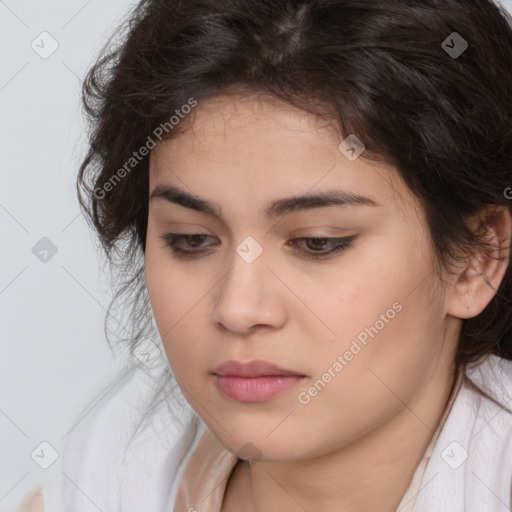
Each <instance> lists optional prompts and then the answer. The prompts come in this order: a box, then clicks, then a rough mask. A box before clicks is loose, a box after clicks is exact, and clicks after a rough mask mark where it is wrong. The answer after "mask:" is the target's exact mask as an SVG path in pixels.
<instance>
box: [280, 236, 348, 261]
mask: <svg viewBox="0 0 512 512" xmlns="http://www.w3.org/2000/svg"><path fill="white" fill-rule="evenodd" d="M355 238H356V236H350V237H345V238H319V237H303V238H295V239H293V240H291V241H290V242H297V241H299V242H306V244H305V245H306V247H307V248H309V249H311V251H307V250H306V251H301V252H303V253H304V255H305V256H306V257H307V258H312V259H322V258H324V259H325V258H327V257H329V256H331V255H333V254H336V253H340V252H342V251H345V250H347V249H349V248H350V247H351V246H352V243H353V242H354V240H355ZM310 242H312V243H310ZM293 245H296V244H295V243H294V244H293ZM326 245H327V246H328V247H332V248H331V249H330V250H327V251H325V250H323V251H322V248H325V246H326Z"/></svg>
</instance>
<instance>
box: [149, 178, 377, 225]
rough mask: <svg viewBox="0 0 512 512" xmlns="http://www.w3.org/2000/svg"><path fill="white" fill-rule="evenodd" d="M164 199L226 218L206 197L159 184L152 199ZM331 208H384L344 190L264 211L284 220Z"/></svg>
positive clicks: (271, 206) (285, 201)
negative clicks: (315, 209) (301, 212)
mask: <svg viewBox="0 0 512 512" xmlns="http://www.w3.org/2000/svg"><path fill="white" fill-rule="evenodd" d="M155 199H157V200H164V201H168V202H170V203H174V204H178V205H180V206H184V207H185V208H190V209H192V210H196V211H198V212H202V213H206V214H208V215H214V216H215V217H218V218H219V219H221V220H222V219H223V217H222V209H221V207H220V206H219V205H218V204H216V203H212V202H210V201H207V200H206V199H204V198H201V197H198V196H196V195H193V194H189V193H188V192H185V191H184V190H182V189H180V188H178V187H175V186H172V185H157V186H156V187H155V188H154V190H153V192H152V193H151V196H150V201H152V200H155ZM327 206H381V205H380V204H378V203H377V202H375V201H374V200H373V199H370V198H369V197H364V196H360V195H357V194H353V193H352V192H347V191H344V190H329V191H326V192H321V193H316V194H308V195H301V196H292V197H285V198H281V199H277V200H275V201H273V202H272V203H270V204H269V205H268V206H267V207H266V208H265V210H264V214H265V216H266V217H268V218H275V217H282V216H284V215H286V214H289V213H292V212H296V211H303V210H311V209H313V208H324V207H327Z"/></svg>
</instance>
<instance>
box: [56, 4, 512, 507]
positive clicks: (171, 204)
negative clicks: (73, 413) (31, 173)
mask: <svg viewBox="0 0 512 512" xmlns="http://www.w3.org/2000/svg"><path fill="white" fill-rule="evenodd" d="M125 27H126V28H127V33H126V38H125V39H123V41H122V42H121V43H120V44H119V45H117V46H116V47H114V48H112V50H110V52H109V51H106V52H105V55H104V56H103V57H102V58H101V59H100V60H99V61H98V62H97V63H96V65H95V66H94V67H93V69H92V70H91V71H90V73H89V75H88V78H87V80H86V82H85V88H84V101H85V106H86V111H87V113H88V115H89V116H90V121H91V123H92V125H91V126H92V131H91V140H90V149H89V152H88V154H87V156H86V158H85V160H84V162H83V164H82V166H81V169H80V174H79V180H78V185H79V191H80V201H81V205H82V207H83V208H84V212H85V213H86V214H87V215H88V218H89V220H90V222H91V225H92V226H93V227H94V229H95V230H96V231H97V233H98V236H99V240H100V242H101V244H102V246H103V247H104V249H105V251H106V254H107V255H108V256H109V258H110V259H109V261H110V262H111V263H112V265H113V269H114V270H116V269H117V270H118V271H120V272H122V274H123V275H122V279H124V282H123V283H122V284H121V286H120V289H119V295H118V297H117V298H118V299H119V298H121V297H122V296H128V297H132V298H133V299H134V300H132V310H131V321H132V324H131V325H132V330H131V331H130V333H129V335H128V336H125V337H124V338H123V339H122V340H120V341H122V342H125V343H126V344H127V345H128V346H129V348H130V353H131V354H132V355H133V356H134V358H138V359H139V360H142V361H143V363H142V365H143V367H144V365H145V364H146V363H147V362H148V361H152V360H155V361H157V360H158V357H157V358H156V359H154V358H153V356H152V352H151V350H156V351H158V346H161V347H162V349H163V354H164V355H162V360H163V361H164V364H163V366H160V367H157V368H158V369H157V370H155V368H153V367H151V365H150V367H149V368H148V367H146V370H145V371H144V370H141V369H135V370H133V371H132V372H131V376H130V378H129V379H128V380H126V381H125V383H124V384H123V385H122V386H121V387H120V388H118V389H117V390H116V392H115V393H113V394H111V395H110V398H109V400H108V402H106V403H105V404H104V405H102V406H101V408H99V409H96V412H94V413H93V414H91V415H89V417H88V419H87V421H86V422H84V423H82V424H81V425H80V427H79V428H78V429H76V431H75V432H74V433H73V434H72V436H71V438H70V440H69V441H68V444H67V448H66V454H65V457H66V458H65V469H64V475H65V478H64V477H63V482H62V488H63V505H62V506H63V509H65V508H66V507H67V508H68V509H69V510H73V511H74V512H75V511H85V510H98V509H100V510H104V511H113V510H116V511H118V510H122V511H123V512H124V511H130V512H132V511H143V510H144V511H145V512H148V511H155V512H156V511H162V510H165V511H168V512H171V511H174V512H178V511H188V512H193V511H199V512H203V511H208V512H233V511H239V510H244V511H246V512H261V511H266V512H272V511H274V510H289V511H294V510H297V511H299V510H319V509H321V510H323V511H325V512H329V511H331V510H332V511H339V510H350V511H359V510H361V511H362V510H370V509H371V510H379V511H382V512H388V511H389V512H394V511H401V512H405V511H410V510H414V511H417V512H427V511H429V512H432V511H433V510H435V511H436V512H441V511H450V512H454V511H459V510H460V511H462V510H465V511H475V512H476V511H479V512H480V511H482V510H486V511H501V510H508V509H509V508H510V506H511V505H512V321H511V320H512V314H511V312H512V308H511V298H512V270H511V265H510V241H511V238H512V217H511V193H510V192H511V191H512V189H511V188H510V187H512V130H511V129H510V126H511V120H512V72H511V70H512V30H511V19H510V16H509V15H508V14H507V13H506V12H505V11H504V10H503V9H501V8H499V7H498V6H497V5H496V4H494V3H492V2H491V1H490V0H471V1H470V2H468V1H467V0H464V1H463V0H429V1H426V0H421V1H419V0H407V1H404V0H386V1H385V2H384V1H376V0H304V1H301V2H297V1H296V0H294V1H292V0H272V1H270V0H269V1H267V0H264V1H262V0H259V1H254V0H229V1H225V2H217V1H214V0H194V1H191V2H179V1H177V0H176V1H172V0H168V1H165V2H163V1H157V0H145V1H142V2H140V4H139V5H138V6H137V8H136V9H135V10H134V12H133V14H132V16H131V18H130V20H129V22H128V23H127V24H126V25H125ZM127 273H128V276H127ZM118 275H119V276H120V274H118ZM130 294H131V295H130ZM112 318H113V317H111V319H112ZM153 319H154V321H155V322H154V324H153V322H152V320H153ZM115 320H116V321H118V320H119V319H118V318H116V319H115ZM154 326H156V328H157V330H158V335H156V332H155V329H154V328H153V329H152V327H154ZM157 338H158V339H157ZM148 340H151V341H152V342H154V343H156V345H151V346H152V347H153V348H152V349H148V348H147V347H148V346H149V345H147V343H148ZM144 343H145V344H146V345H143V344H144ZM142 346H145V348H144V349H141V347H142ZM141 355H142V357H141ZM142 382H145V383H146V384H149V385H148V386H147V387H146V388H145V389H146V390H147V394H144V393H142V394H141V395H140V396H137V398H134V396H135V393H138V392H139V390H140V389H141V388H142V387H143V386H144V385H146V384H143V383H142ZM155 382H157V383H160V384H161V385H160V388H159V389H158V391H156V390H155V388H154V386H153V384H152V383H155ZM174 384H177V387H176V386H174ZM180 396H182V397H184V398H185V399H186V401H187V404H189V405H190V408H189V409H188V410H187V407H188V405H186V404H185V408H184V410H185V411H186V414H185V416H183V415H181V413H179V412H178V411H177V406H178V405H177V404H178V400H179V397H180ZM162 404H164V407H162ZM180 411H181V409H180ZM171 418H173V421H170V419H171ZM174 418H175V419H181V420H182V421H181V423H180V422H179V421H174ZM148 419H151V422H149V421H147V420H148ZM70 482H72V484H71V483H70Z"/></svg>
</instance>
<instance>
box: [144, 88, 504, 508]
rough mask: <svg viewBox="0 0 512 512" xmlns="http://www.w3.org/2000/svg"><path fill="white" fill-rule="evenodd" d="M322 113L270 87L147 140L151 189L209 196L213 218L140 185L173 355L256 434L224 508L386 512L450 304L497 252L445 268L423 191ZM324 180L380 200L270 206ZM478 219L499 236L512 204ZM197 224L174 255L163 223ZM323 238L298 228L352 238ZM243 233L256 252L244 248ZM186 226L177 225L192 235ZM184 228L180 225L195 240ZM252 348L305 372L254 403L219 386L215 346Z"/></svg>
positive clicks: (196, 383)
mask: <svg viewBox="0 0 512 512" xmlns="http://www.w3.org/2000/svg"><path fill="white" fill-rule="evenodd" d="M342 140H343V138H340V135H339V133H338V132H337V131H336V129H334V128H333V127H332V126H329V125H327V124H326V122H325V121H322V120H321V119H319V118H317V117H315V116H313V115H312V114H310V113H306V112H304V111H302V110H299V109H296V108H295V107H292V106H290V105H288V104H287V103H284V102H282V101H281V100H278V99H274V98H272V97H270V96H266V95H256V94H246V95H240V96H237V97H235V96H229V97H228V96H221V97H217V98H215V99H213V100H209V101H205V102H202V103H199V105H198V107H197V108H196V109H195V116H194V120H193V125H192V128H191V129H189V130H187V131H185V132H184V133H183V134H181V135H179V136H178V137H176V138H175V139H173V140H170V141H165V142H161V143H159V144H158V145H157V147H156V148H155V149H154V150H153V151H152V154H151V157H150V195H151V193H152V191H153V190H154V188H155V187H156V186H157V185H163V184H166V185H174V186H177V187H180V188H182V189H184V190H185V191H187V192H188V193H193V194H195V195H197V196H200V197H202V198H205V199H207V200H208V201H211V202H214V203H217V204H218V205H219V207H220V208H221V209H222V215H223V220H221V219H219V218H216V217H215V216H212V215H209V214H206V213H201V212H197V211H195V210H192V209H190V208H186V207H183V206H180V205H177V204H173V203H171V202H168V201H165V200H162V199H153V200H151V201H150V206H149V211H148V231H147V240H146V252H145V265H146V279H147V286H148V292H149V297H150V300H151V305H152V308H153V312H154V316H155V320H156V323H157V326H158V330H159V332H160V336H161V338H162V341H163V345H164V348H165V351H166V355H167V357H168V360H169V363H170V365H171V367H172V370H173V372H174V374H175V376H176V379H177V381H178V383H179V385H180V388H181V390H182V392H183V393H184V395H185V397H186V398H187V400H188V401H189V403H190V404H191V405H192V407H193V408H194V409H195V410H196V412H197V414H198V415H199V416H200V417H201V418H202V419H203V421H204V422H205V423H206V424H207V425H208V427H209V428H210V429H211V430H212V431H213V433H214V434H215V436H216V437H217V438H218V439H219V441H220V442H221V443H222V444H223V445H224V446H225V447H226V448H227V449H228V450H230V451H231V452H233V453H235V454H236V453H237V452H238V451H239V450H240V449H241V448H242V447H243V446H244V445H246V443H252V444H253V445H254V446H255V447H257V449H258V450H259V452H260V453H261V458H259V460H257V461H256V462H254V461H253V462H243V463H240V464H238V465H237V466H236V469H235V471H234V472H233V473H232V475H231V478H230V480H229V482H228V485H227V489H226V494H225V498H224V502H223V505H222V512H232V511H235V510H237V511H239V510H244V511H245V512H263V511H265V512H274V511H275V512H277V511H278V510H289V511H293V510H297V511H302V510H304V509H305V510H310V511H311V510H323V511H324V512H330V511H336V512H338V511H339V510H344V511H367V510H379V511H382V512H387V511H389V512H394V511H395V510H396V508H397V507H398V505H399V503H400V501H401V499H402V497H403V495H404V493H405V491H406V490H407V488H408V487H409V484H410V481H411V478H412V475H413V473H414V470H415V468H416V467H417V465H418V464H419V462H420V460H421V459H422V457H423V454H424V451H425V449H426V447H427V446H428V444H429V442H430V440H431V438H432V435H433V433H434V432H435V429H436V428H437V426H438V424H439V421H440V419H441V416H442V413H443V411H444V409H445V407H446V404H447V401H448V397H449V394H450V391H451V389H452V386H453V384H454V379H455V369H454V365H453V361H454V357H455V350H456V343H457V338H458V334H459V330H460V326H461V319H462V318H470V317H472V316H475V315H477V314H478V313H480V312H481V311H482V310H483V309H484V308H485V306H486V305H487V303H488V302H489V301H490V300H491V298H492V297H493V295H494V293H495V292H494V291H493V290H492V289H491V288H490V287H489V286H488V285H487V284H486V283H485V281H484V279H482V276H481V274H482V272H485V273H486V276H487V280H488V281H489V282H490V284H492V285H493V286H494V287H495V288H496V289H497V287H498V286H499V283H500V282H501V279H502V278H503V275H504V272H505V269H506V266H507V265H508V254H507V255H506V257H504V258H503V259H502V261H495V260H491V261H487V260H485V259H484V258H482V257H476V256H475V257H474V258H467V259H466V260H464V261H463V262H462V263H461V264H460V265H459V266H458V267H457V268H456V269H455V274H454V275H450V276H448V275H447V276H445V278H444V279H445V281H446V283H445V284H444V285H442V283H441V281H440V279H439V277H438V275H437V274H436V272H434V267H433V262H434V253H433V249H432V244H431V238H430V235H429V232H428V229H427V224H426V220H425V218H424V215H423V212H422V210H421V208H420V206H419V202H418V200H417V199H416V198H415V196H413V195H412V193H411V192H410V191H409V189H408V188H407V187H406V185H405V184H404V183H403V181H402V180H401V179H400V178H399V176H398V174H397V173H396V171H395V170H394V169H393V168H392V167H390V166H387V165H385V164H382V163H379V164H376V163H372V162H370V161H368V160H365V159H364V158H363V156H364V153H363V156H361V157H359V158H358V159H357V160H355V161H349V160H348V159H347V158H346V157H345V156H344V155H343V154H342V153H341V152H340V151H339V149H338V145H339V144H340V142H341V141H342ZM330 189H343V190H346V191H350V192H352V193H355V194H359V195H362V196H366V197H369V198H371V199H372V200H373V201H375V202H376V203H378V204H379V206H378V207H375V206H329V207H323V208H315V209H311V210H306V211H296V212H293V213H288V214H287V215H285V216H284V217H282V218H278V219H267V218H266V217H265V216H264V215H263V210H264V208H265V206H266V205H267V204H269V203H270V202H271V201H272V200H274V199H277V198H281V197H288V196H292V195H302V194H306V193H313V192H319V191H326V190H330ZM491 225H492V231H491V234H492V235H493V236H495V237H496V239H503V240H505V239H507V238H506V237H507V236H508V240H510V233H511V229H512V228H511V219H510V215H509V214H506V215H505V214H502V215H497V214H496V215H495V216H494V217H493V221H492V223H491ZM168 232H173V233H180V234H193V233H206V234H208V235H209V237H211V238H207V239H206V240H204V241H203V242H202V244H201V243H199V244H196V245H193V243H192V245H190V244H187V243H186V242H183V241H182V242H181V246H182V247H184V248H185V249H188V250H194V247H196V249H195V250H198V251H201V250H204V251H206V253H205V254H203V255H201V256H199V257H198V258H196V259H190V260H186V259H185V260H180V259H178V258H177V257H176V256H175V255H173V253H172V252H171V250H170V248H169V247H166V245H165V242H164V241H163V240H162V236H163V235H164V234H166V233H168ZM352 235H357V238H356V239H355V240H354V242H353V245H352V246H351V247H350V248H348V249H347V250H345V251H342V252H340V253H337V254H333V255H331V256H330V257H327V258H326V259H324V260H318V261H316V260H313V259H309V258H308V257H307V254H311V253H314V251H315V250H316V251H319V252H322V251H323V252H326V251H328V250H329V249H330V248H331V247H332V246H330V245H329V244H327V245H320V246H318V245H315V244H314V243H312V242H311V241H310V242H309V243H307V242H306V241H302V242H298V243H296V247H295V249H293V247H291V246H290V245H289V241H290V240H294V239H297V238H300V237H310V238H314V237H347V236H352ZM247 236H252V237H253V238H254V239H255V240H257V242H258V243H259V244H260V246H261V247H262V248H263V253H262V254H261V255H260V256H259V257H258V258H257V259H256V260H255V261H254V262H253V263H250V264H249V263H247V262H246V261H244V259H242V258H241V257H240V256H239V255H238V254H237V252H236V248H237V246H238V245H239V244H240V243H241V242H242V241H243V240H244V239H245V238H246V237H247ZM189 242H190V240H189ZM192 242H193V241H192ZM397 302H398V303H399V304H400V305H401V306H402V309H401V311H400V312H399V313H397V314H396V315H395V317H394V318H393V319H392V320H390V321H389V322H387V323H385V327H384V328H382V329H381V330H380V331H379V333H378V335H376V336H375V337H374V338H373V339H372V338H369V339H368V342H367V345H366V346H364V345H362V344H361V343H359V345H362V347H363V348H362V350H361V351H359V352H358V353H357V355H355V356H354V357H353V358H352V360H350V361H348V362H347V365H346V366H344V367H343V369H342V371H340V372H338V373H336V376H335V377H334V378H332V379H331V381H330V382H329V383H328V384H327V385H326V386H325V387H324V388H323V389H322V390H321V392H318V393H317V394H316V396H314V397H311V400H310V401H309V403H307V404H303V403H300V402H299V400H298V394H299V393H300V392H301V391H305V390H306V391H307V390H308V388H310V387H311V386H312V385H313V383H315V382H316V381H318V379H319V378H321V376H322V375H323V374H324V373H325V372H326V371H327V370H328V369H329V368H330V367H332V366H333V363H334V362H335V361H336V360H337V357H338V356H339V355H343V354H344V353H345V352H346V351H347V350H348V349H349V348H350V346H351V343H352V341H353V340H354V339H355V338H356V336H357V335H358V334H359V333H361V332H362V331H364V329H365V328H366V327H370V326H373V325H374V324H375V323H376V321H377V320H379V318H381V317H380V315H381V314H383V313H385V312H386V311H387V310H389V309H390V308H391V307H392V305H393V304H394V303H397ZM231 359H236V360H242V361H249V360H251V359H264V360H267V361H271V362H273V363H275V364H277V365H279V366H282V367H284V368H287V369H291V370H295V371H297V372H298V373H300V374H303V375H305V376H306V377H305V378H304V379H303V381H302V382H300V383H299V384H298V385H297V386H295V387H294V388H292V389H290V390H288V391H285V392H283V393H281V394H279V395H277V396H276V397H274V398H272V399H270V400H268V401H265V402H260V403H238V402H235V401H233V400H230V399H228V398H226V397H225V396H224V395H222V394H221V393H220V392H219V391H218V389H217V388H216V385H215V377H214V376H213V375H212V372H213V371H214V369H215V367H216V366H217V365H218V364H220V363H221V362H224V361H227V360H231Z"/></svg>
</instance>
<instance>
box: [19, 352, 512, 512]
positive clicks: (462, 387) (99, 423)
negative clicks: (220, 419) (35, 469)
mask: <svg viewBox="0 0 512 512" xmlns="http://www.w3.org/2000/svg"><path fill="white" fill-rule="evenodd" d="M123 373H125V374H126V376H125V377H124V378H123V379H122V380H121V382H120V383H119V384H118V385H117V386H116V388H115V389H114V390H113V391H111V392H110V393H109V394H108V395H107V396H106V397H105V398H103V400H102V401H101V402H100V403H99V404H98V405H96V406H95V407H94V408H93V409H92V411H91V412H90V413H88V415H87V416H86V417H85V419H83V420H82V421H80V423H79V424H78V425H77V427H76V428H75V429H73V431H72V432H71V434H70V435H69V437H68V439H67V441H66V443H65V445H64V449H63V454H62V469H63V473H62V477H61V478H60V479H57V480H55V481H52V482H50V483H47V484H46V485H45V486H44V487H43V490H42V494H43V497H44V501H45V508H44V510H45V511H46V512H98V510H99V511H101V512H189V511H188V510H186V509H185V510H183V511H182V510H181V509H180V510H179V511H178V510H174V505H175V502H176V497H177V495H178V490H179V488H180V482H181V479H182V476H183V474H184V471H185V468H186V465H187V462H188V461H189V459H190V457H191V455H192V453H194V450H195V449H196V447H197V446H198V443H199V441H200V439H201V438H202V437H203V434H204V433H205V431H206V430H207V427H206V425H205V424H204V423H203V421H202V420H201V419H200V418H198V417H197V415H195V414H194V413H193V411H192V410H191V409H190V407H187V405H186V404H185V408H184V410H183V411H182V412H180V413H179V414H178V413H177V414H176V418H177V419H181V421H182V422H183V423H182V425H181V426H180V425H179V423H178V422H177V421H176V420H174V419H173V417H172V415H171V414H170V411H169V409H168V403H167V402H165V401H164V402H162V403H160V405H159V406H158V407H157V408H156V409H155V411H154V414H152V415H151V417H150V418H151V419H150V423H149V424H144V425H141V426H142V428H141V429H140V430H139V431H138V433H137V432H136V427H137V426H138V425H139V422H140V421H141V419H142V418H143V415H144V413H145V410H146V408H147V404H149V403H150V401H151V399H152V398H154V397H155V386H156V385H157V384H158V383H159V377H161V374H159V373H158V372H151V371H149V372H148V371H144V370H142V369H140V368H137V367H136V368H133V369H131V370H129V371H127V370H124V371H123V372H121V373H120V375H119V376H118V377H116V379H118V378H119V377H121V376H122V374H123ZM460 377H461V378H460V380H459V381H458V382H459V386H458V387H457V388H456V391H457V392H456V393H455V394H453V395H452V400H451V403H450V404H449V407H448V408H447V410H446V411H445V415H444V417H443V420H444V424H443V420H442V421H441V423H440V427H439V428H438V431H437V432H436V434H439V437H438V438H437V439H436V436H434V438H433V441H432V442H431V444H430V446H429V447H428V449H427V452H426V454H425V457H424V458H423V461H422V463H420V465H419V466H418V468H417V470H416V473H415V475H414V477H413V479H412V481H411V485H410V487H409V490H408V491H407V493H406V495H405V496H404V499H403V500H402V502H401V504H400V506H399V508H398V509H397V512H398V511H400V512H405V511H407V510H411V506H413V508H412V510H413V511H414V512H506V511H509V512H510V510H511V507H512V361H509V360H505V359H501V358H498V357H496V356H489V357H488V358H487V359H486V360H485V361H484V362H483V363H481V364H480V365H478V366H469V367H467V368H466V371H465V375H461V376H460ZM116 379H114V380H116ZM92 403H94V400H93V401H91V404H92ZM450 406H451V407H450ZM88 408H89V407H87V408H85V409H84V411H85V410H87V409H88ZM80 416H81V415H80ZM80 416H79V417H80ZM77 420H78V418H77ZM441 427H442V428H441ZM130 439H132V441H133V442H132V443H131V444H130V445H129V441H130ZM40 510H42V509H41V508H36V507H35V506H34V507H33V508H29V506H28V505H27V506H25V508H19V509H18V511H17V512H28V511H30V512H32V511H34V512H36V511H37V512H39V511H40ZM197 510H198V512H203V510H199V509H197ZM204 510H207V509H204ZM215 512H217V511H215Z"/></svg>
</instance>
